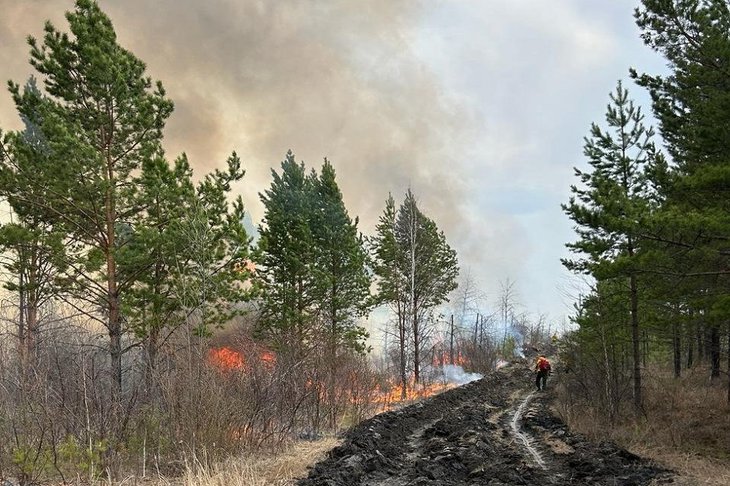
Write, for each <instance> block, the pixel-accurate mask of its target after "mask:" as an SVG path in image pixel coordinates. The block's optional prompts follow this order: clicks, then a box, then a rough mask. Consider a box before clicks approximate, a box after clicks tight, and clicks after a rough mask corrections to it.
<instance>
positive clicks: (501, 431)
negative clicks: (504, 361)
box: [298, 367, 671, 486]
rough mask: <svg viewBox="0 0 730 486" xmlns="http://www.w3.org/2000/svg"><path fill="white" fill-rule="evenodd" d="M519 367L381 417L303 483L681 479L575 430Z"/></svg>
mask: <svg viewBox="0 0 730 486" xmlns="http://www.w3.org/2000/svg"><path fill="white" fill-rule="evenodd" d="M531 382H532V374H531V373H530V371H529V370H526V369H518V368H516V367H513V368H508V369H506V370H500V371H498V372H495V373H491V374H490V375H488V376H486V377H485V378H483V379H481V380H479V381H476V382H473V383H470V384H468V385H465V386H463V387H459V388H456V389H454V390H450V391H448V392H445V393H442V394H440V395H438V396H436V397H433V398H430V399H428V400H425V401H423V402H421V403H419V404H416V405H413V406H410V407H406V408H403V409H401V410H397V411H393V412H387V413H383V414H380V415H378V416H376V417H373V418H371V419H369V420H366V421H365V422H363V423H361V424H359V425H358V426H357V427H355V428H353V429H352V430H351V431H350V432H349V433H348V434H347V436H346V437H345V440H344V442H343V443H342V445H340V446H338V447H336V448H334V449H333V450H332V451H330V452H329V455H328V458H327V459H325V460H324V461H322V462H320V463H318V464H316V465H315V466H314V467H313V468H312V470H311V471H310V474H309V477H308V478H306V479H302V480H300V481H299V483H298V484H299V485H300V486H314V485H323V486H356V485H361V486H376V485H377V486H406V485H409V486H418V485H441V486H454V485H480V484H485V485H518V484H523V485H532V484H535V485H538V484H539V485H562V484H581V485H582V484H596V485H648V484H655V483H656V482H671V473H669V472H667V471H665V470H662V469H660V468H658V467H656V466H654V465H652V464H651V463H649V462H648V461H646V460H644V459H642V458H640V457H638V456H635V455H633V454H631V453H629V452H627V451H625V450H623V449H620V448H618V447H617V446H615V445H613V444H610V443H595V442H589V441H587V440H586V439H585V438H583V437H582V436H580V435H577V434H573V433H571V432H570V431H569V430H568V429H567V427H566V426H565V424H563V423H562V421H560V419H558V418H557V417H555V416H554V415H553V414H552V413H551V412H550V407H549V404H550V403H549V402H550V392H549V391H548V392H537V393H533V392H532V389H531V388H530V384H531Z"/></svg>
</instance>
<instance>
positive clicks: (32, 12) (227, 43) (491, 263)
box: [0, 0, 664, 321]
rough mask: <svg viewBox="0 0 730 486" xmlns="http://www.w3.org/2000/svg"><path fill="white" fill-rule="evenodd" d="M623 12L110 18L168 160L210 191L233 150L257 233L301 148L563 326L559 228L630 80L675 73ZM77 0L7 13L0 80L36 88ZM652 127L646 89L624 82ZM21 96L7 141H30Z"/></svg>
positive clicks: (282, 7)
mask: <svg viewBox="0 0 730 486" xmlns="http://www.w3.org/2000/svg"><path fill="white" fill-rule="evenodd" d="M637 3H638V2H637V1H634V0H611V1H601V2H596V1H591V2H587V1H585V0H553V1H545V0H540V1H537V0H531V1H528V0H490V1H487V0H450V1H449V0H421V1H409V0H364V1H354V0H327V1H325V0H276V1H267V0H207V1H205V2H202V1H199V0H154V1H152V0H147V1H144V0H101V1H100V4H101V6H102V8H103V9H104V10H105V11H106V12H107V13H108V14H109V15H110V17H111V18H112V21H113V23H114V26H115V28H116V30H117V33H118V36H119V41H120V43H121V44H122V45H123V46H125V47H126V48H128V49H130V50H131V51H132V52H134V53H135V54H136V55H137V56H138V57H140V58H141V59H142V60H144V61H145V62H146V63H147V66H148V71H149V73H150V75H151V76H152V77H153V78H154V79H159V80H161V81H162V82H163V84H164V85H165V87H166V89H167V91H168V95H169V96H170V97H171V98H172V99H173V101H174V102H175V106H176V108H175V113H174V114H173V115H172V117H171V119H170V121H169V123H168V126H167V129H166V132H165V133H166V141H165V147H166V150H167V152H168V156H169V157H170V158H174V157H175V156H177V155H178V154H179V153H181V152H183V151H185V152H187V154H188V155H189V157H190V160H191V162H192V164H193V166H194V167H195V168H196V170H197V173H198V174H201V173H203V172H204V171H206V170H209V169H211V168H214V167H222V166H223V163H224V161H225V159H226V157H227V155H228V154H229V153H230V152H231V151H233V150H235V151H237V152H238V153H239V155H240V156H241V158H242V160H243V161H244V164H245V167H246V170H247V176H246V178H245V179H244V182H243V183H242V184H241V185H240V187H239V189H240V191H241V193H242V195H243V197H244V200H245V202H246V203H247V208H248V210H249V211H250V213H251V215H252V217H253V219H254V221H256V222H258V221H259V220H260V218H261V216H262V206H261V204H260V202H259V198H258V193H259V192H262V191H263V190H264V189H265V188H267V187H268V185H269V184H270V169H271V168H272V167H277V168H278V165H279V162H280V161H281V160H282V158H283V156H284V154H285V153H286V151H287V150H288V149H292V150H293V151H294V152H295V154H296V156H297V159H303V160H304V161H305V163H306V164H307V165H308V166H309V167H312V166H316V167H319V166H320V164H321V162H322V158H323V157H327V158H329V159H330V160H331V161H332V163H333V165H334V167H335V169H336V170H337V177H338V182H339V184H340V187H341V189H342V191H343V194H344V197H345V203H346V204H347V207H348V209H349V211H350V213H351V215H353V216H359V217H360V220H361V229H362V230H363V232H364V233H365V234H371V233H372V229H373V227H374V224H375V222H376V221H377V218H378V216H379V215H380V213H381V212H382V210H383V206H384V201H385V199H386V197H387V195H388V192H392V193H393V194H394V196H395V197H396V200H397V201H399V202H400V201H401V200H402V198H403V194H404V193H405V191H406V190H407V188H408V187H409V186H410V187H411V188H412V189H413V191H414V192H415V194H416V195H417V197H418V198H419V200H420V204H421V207H422V209H423V210H424V212H425V213H426V214H427V215H429V216H430V217H432V218H433V219H434V220H435V221H436V223H437V224H438V225H439V227H440V228H441V229H443V230H444V231H445V233H446V236H447V239H448V240H449V242H450V244H451V245H452V246H453V247H454V248H455V249H456V250H457V251H458V253H459V258H460V263H461V266H462V268H463V269H466V268H469V269H470V271H471V274H472V275H473V276H474V277H475V278H476V280H477V281H478V282H479V286H480V287H481V288H482V289H483V290H484V291H485V292H486V294H487V299H488V302H489V304H491V306H492V307H494V306H495V303H496V299H497V293H498V290H499V282H500V281H503V280H505V279H507V278H510V279H511V280H514V281H516V283H517V289H518V292H519V296H520V301H521V302H522V304H523V305H524V309H525V310H528V311H530V312H534V313H538V312H539V313H546V314H548V315H549V316H550V317H551V318H552V320H554V321H560V320H562V318H563V316H564V315H567V314H568V313H569V307H568V306H569V305H570V301H569V300H566V298H565V296H564V293H565V292H564V291H562V290H561V289H564V288H565V287H566V286H568V283H567V282H568V280H569V278H570V277H569V274H568V273H567V272H566V271H565V270H563V268H562V267H561V265H560V261H559V259H560V258H561V257H563V256H566V251H565V249H564V246H563V245H564V243H565V242H567V241H572V240H573V239H574V235H573V233H572V230H571V225H570V222H569V221H568V220H567V218H566V217H565V216H564V215H563V213H562V211H561V210H560V203H561V202H565V201H567V199H568V196H569V185H570V184H571V183H573V182H574V176H573V170H572V167H573V166H575V165H578V166H581V165H584V161H583V158H582V155H581V154H582V144H583V136H584V135H585V134H586V133H587V132H588V128H589V125H590V123H591V122H592V121H597V122H601V121H602V120H603V114H604V112H605V106H606V104H607V102H608V93H609V92H610V91H611V90H613V89H614V87H615V85H616V81H617V80H618V79H624V80H625V79H626V78H627V73H628V68H629V67H630V66H632V67H636V68H637V69H638V70H639V71H646V72H652V73H654V72H658V71H661V70H663V64H664V63H663V61H662V59H660V58H659V57H658V56H657V55H656V54H654V53H653V52H651V51H650V50H649V49H647V48H646V47H644V46H643V44H642V43H641V41H640V39H639V36H638V29H637V28H636V26H635V25H634V22H633V17H632V12H633V9H634V8H635V6H636V5H637ZM72 7H73V2H72V1H71V0H0V12H2V15H0V66H2V70H0V77H1V78H3V81H4V80H7V79H12V80H14V81H17V82H21V83H22V82H23V81H24V80H25V79H26V78H27V77H28V76H29V75H30V74H31V73H32V72H33V70H32V68H31V67H30V66H29V64H28V62H27V60H28V48H27V45H26V43H25V38H26V36H27V35H28V34H31V35H34V36H36V37H40V36H41V34H42V28H43V23H44V21H45V20H46V19H50V20H52V21H53V22H54V24H55V25H56V26H57V27H59V28H61V29H63V30H66V29H67V23H66V21H65V19H64V18H63V12H64V11H65V10H68V9H71V8H72ZM625 85H626V86H627V87H628V88H629V90H630V93H631V94H632V96H633V97H634V98H636V99H637V100H638V101H640V102H641V103H642V104H643V105H644V109H645V110H646V111H649V106H648V98H647V96H646V95H645V94H644V93H643V92H641V90H640V88H638V87H636V86H634V85H633V84H632V83H629V82H627V83H625ZM18 126H19V121H18V119H17V117H16V115H15V112H14V109H13V106H12V102H11V100H10V97H9V95H8V94H4V95H0V127H2V128H3V129H5V130H7V129H12V128H18Z"/></svg>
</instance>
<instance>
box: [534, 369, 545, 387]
mask: <svg viewBox="0 0 730 486" xmlns="http://www.w3.org/2000/svg"><path fill="white" fill-rule="evenodd" d="M547 377H548V370H540V371H538V372H537V377H536V378H535V386H536V387H537V389H538V390H544V389H545V387H546V386H547ZM541 385H542V386H541Z"/></svg>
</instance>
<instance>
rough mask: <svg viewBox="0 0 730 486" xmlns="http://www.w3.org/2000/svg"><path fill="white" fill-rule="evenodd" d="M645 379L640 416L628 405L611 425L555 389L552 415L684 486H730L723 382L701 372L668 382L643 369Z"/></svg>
mask: <svg viewBox="0 0 730 486" xmlns="http://www.w3.org/2000/svg"><path fill="white" fill-rule="evenodd" d="M645 371H646V374H645V377H646V378H645V388H644V393H645V401H644V414H643V416H642V417H640V418H636V417H634V416H633V414H632V413H631V409H630V408H629V404H628V403H627V404H626V405H627V406H626V410H625V413H624V414H623V415H622V416H620V417H618V418H617V419H615V420H613V421H611V420H609V419H608V418H607V416H606V415H605V414H604V413H602V411H601V410H600V407H596V406H594V405H592V404H590V403H588V402H587V401H576V400H575V398H574V397H573V398H572V399H571V397H570V396H569V392H568V391H567V388H566V386H565V384H566V381H567V380H569V379H570V378H566V379H564V380H561V384H560V385H559V386H558V387H557V391H556V393H557V395H558V401H557V404H556V409H557V410H556V411H557V412H558V414H559V415H560V416H561V417H562V418H563V419H564V420H565V421H566V423H567V424H568V426H569V427H570V428H571V429H572V430H573V431H575V432H578V433H581V434H584V435H586V436H587V437H589V438H591V439H595V440H612V441H615V442H617V443H618V444H619V445H621V446H622V447H625V448H627V449H628V450H630V451H631V452H633V453H635V454H638V455H640V456H642V457H648V458H651V459H653V460H655V461H657V462H658V463H660V464H661V465H663V466H665V467H667V468H669V469H672V470H674V471H676V472H677V473H678V474H679V475H680V476H681V477H685V478H687V479H688V480H690V481H692V482H691V483H690V484H712V485H727V484H730V405H729V404H728V402H727V389H726V388H725V386H724V382H721V381H719V380H716V381H715V382H711V381H710V378H709V376H710V370H709V368H707V367H700V366H698V367H695V368H692V369H689V370H686V371H684V373H683V376H681V377H680V378H674V376H673V374H672V372H671V370H667V369H662V368H660V367H649V368H647V369H646V370H645Z"/></svg>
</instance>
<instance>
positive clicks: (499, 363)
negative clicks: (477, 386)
mask: <svg viewBox="0 0 730 486" xmlns="http://www.w3.org/2000/svg"><path fill="white" fill-rule="evenodd" d="M508 364H509V361H505V360H503V359H501V358H500V359H498V360H497V364H496V365H494V369H496V370H498V369H500V368H504V367H505V366H507V365H508Z"/></svg>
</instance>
